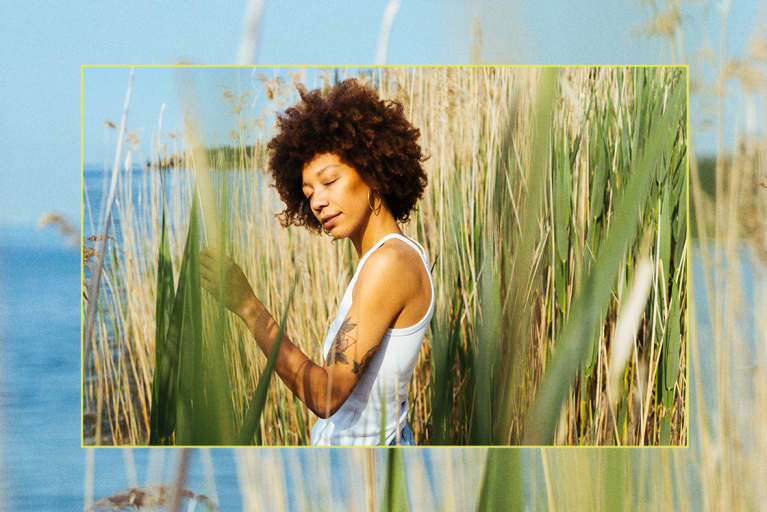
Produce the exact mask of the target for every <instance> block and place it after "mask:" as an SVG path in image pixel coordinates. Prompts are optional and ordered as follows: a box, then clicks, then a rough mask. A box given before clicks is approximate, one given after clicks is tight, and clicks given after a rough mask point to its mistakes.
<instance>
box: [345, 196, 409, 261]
mask: <svg viewBox="0 0 767 512" xmlns="http://www.w3.org/2000/svg"><path fill="white" fill-rule="evenodd" d="M389 233H398V234H400V235H401V234H402V231H400V229H399V226H397V222H396V221H395V220H394V217H393V216H392V214H391V213H390V212H389V211H388V210H386V209H385V208H382V209H381V212H380V213H379V214H378V215H374V214H373V213H372V212H371V214H370V216H369V217H368V221H367V222H366V223H365V227H364V228H363V229H362V230H360V232H359V233H355V234H353V235H351V236H350V237H349V238H350V239H351V241H352V243H353V244H354V248H355V249H356V250H357V257H358V258H362V255H364V254H365V253H366V252H367V251H368V250H369V249H370V248H371V247H373V246H374V245H375V244H376V242H378V241H379V240H380V239H381V238H383V237H385V236H386V235H388V234H389Z"/></svg>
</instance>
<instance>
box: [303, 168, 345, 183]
mask: <svg viewBox="0 0 767 512" xmlns="http://www.w3.org/2000/svg"><path fill="white" fill-rule="evenodd" d="M331 167H338V164H328V165H326V166H325V167H323V168H322V169H320V170H319V171H317V172H316V173H315V174H316V175H317V176H318V177H319V175H320V174H322V173H323V172H325V171H327V170H328V169H330V168H331ZM308 185H309V184H308V183H307V182H305V181H304V182H303V183H301V187H306V186H308Z"/></svg>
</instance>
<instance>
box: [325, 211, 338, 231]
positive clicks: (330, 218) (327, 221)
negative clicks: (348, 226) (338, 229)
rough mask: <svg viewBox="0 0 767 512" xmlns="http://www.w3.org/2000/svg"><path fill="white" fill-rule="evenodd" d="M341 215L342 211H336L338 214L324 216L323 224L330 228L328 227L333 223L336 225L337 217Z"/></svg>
mask: <svg viewBox="0 0 767 512" xmlns="http://www.w3.org/2000/svg"><path fill="white" fill-rule="evenodd" d="M339 215H341V214H340V213H336V214H334V215H328V216H327V217H324V218H323V219H322V225H323V227H325V228H328V227H330V226H333V225H335V223H336V218H337V217H338V216H339Z"/></svg>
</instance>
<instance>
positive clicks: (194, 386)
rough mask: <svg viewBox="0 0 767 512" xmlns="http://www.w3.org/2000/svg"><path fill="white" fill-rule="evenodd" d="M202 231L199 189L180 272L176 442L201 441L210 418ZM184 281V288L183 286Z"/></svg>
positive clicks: (182, 443) (194, 442) (195, 198)
mask: <svg viewBox="0 0 767 512" xmlns="http://www.w3.org/2000/svg"><path fill="white" fill-rule="evenodd" d="M199 258H200V232H199V219H198V209H197V192H196V190H195V191H194V193H193V194H192V211H191V213H190V215H189V231H188V232H187V237H186V245H185V246H184V256H183V260H182V263H181V273H180V274H179V289H180V291H179V293H177V294H176V299H177V304H178V301H179V299H180V302H181V304H182V308H183V315H182V317H181V322H180V326H179V331H180V336H181V342H180V344H179V348H180V352H179V368H178V400H177V408H176V444H179V445H189V444H199V443H200V442H201V439H202V438H204V437H205V436H204V435H202V432H201V431H200V428H196V426H200V425H202V424H203V423H206V422H209V421H210V420H209V418H205V417H204V416H203V412H204V409H203V404H202V401H203V397H204V393H203V389H204V388H203V385H204V373H203V366H202V358H203V355H202V353H203V350H202V349H203V347H202V289H201V286H200V260H199ZM181 283H183V289H182V288H181Z"/></svg>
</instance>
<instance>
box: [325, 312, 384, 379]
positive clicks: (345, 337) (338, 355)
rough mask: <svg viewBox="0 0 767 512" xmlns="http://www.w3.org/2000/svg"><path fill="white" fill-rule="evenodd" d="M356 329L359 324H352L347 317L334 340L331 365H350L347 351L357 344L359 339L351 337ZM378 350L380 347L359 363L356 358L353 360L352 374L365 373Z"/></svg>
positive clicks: (366, 354)
mask: <svg viewBox="0 0 767 512" xmlns="http://www.w3.org/2000/svg"><path fill="white" fill-rule="evenodd" d="M356 328H357V324H355V323H352V322H351V320H350V317H346V320H344V323H342V324H341V327H339V328H338V332H337V333H336V337H335V339H334V340H333V347H332V348H331V351H330V361H329V363H330V364H334V363H342V364H349V358H348V357H347V354H346V351H347V350H349V347H351V346H352V345H354V344H355V343H357V338H355V337H354V336H352V335H351V332H352V331H353V330H354V329H356ZM377 350H378V345H376V346H375V347H372V348H371V349H369V350H368V351H367V352H365V355H363V356H362V359H360V360H359V361H355V360H354V358H352V361H351V364H352V373H360V374H361V373H362V372H364V371H365V368H367V367H368V365H369V364H370V360H371V359H372V358H373V355H375V353H376V351H377Z"/></svg>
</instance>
